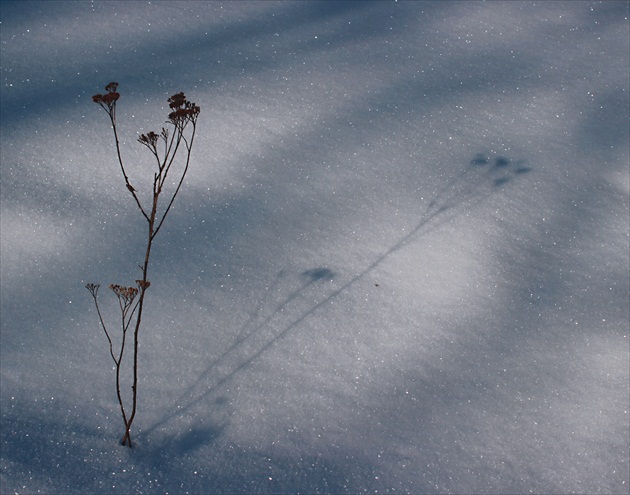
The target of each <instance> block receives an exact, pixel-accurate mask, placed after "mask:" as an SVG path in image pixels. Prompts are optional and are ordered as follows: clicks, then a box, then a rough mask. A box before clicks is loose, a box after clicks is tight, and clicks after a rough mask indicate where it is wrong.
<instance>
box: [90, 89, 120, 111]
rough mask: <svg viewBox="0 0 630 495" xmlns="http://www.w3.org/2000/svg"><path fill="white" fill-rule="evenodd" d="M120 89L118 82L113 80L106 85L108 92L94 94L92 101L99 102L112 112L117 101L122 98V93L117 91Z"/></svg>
mask: <svg viewBox="0 0 630 495" xmlns="http://www.w3.org/2000/svg"><path fill="white" fill-rule="evenodd" d="M117 89H118V83H117V82H111V83H109V84H108V85H107V86H105V91H107V93H106V94H104V95H102V94H97V95H94V96H92V101H93V102H94V103H98V104H99V105H100V106H101V107H103V108H104V109H105V110H106V111H107V112H108V113H111V112H112V111H113V109H114V107H115V106H116V101H117V100H118V98H120V93H117V92H116V90H117Z"/></svg>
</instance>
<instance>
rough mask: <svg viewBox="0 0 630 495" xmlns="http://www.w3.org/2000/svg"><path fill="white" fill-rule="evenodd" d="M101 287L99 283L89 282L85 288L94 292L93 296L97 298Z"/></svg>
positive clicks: (91, 292)
mask: <svg viewBox="0 0 630 495" xmlns="http://www.w3.org/2000/svg"><path fill="white" fill-rule="evenodd" d="M99 287H100V285H99V284H87V285H86V286H85V288H86V289H87V290H89V291H90V294H92V297H94V298H96V295H97V294H98V288H99Z"/></svg>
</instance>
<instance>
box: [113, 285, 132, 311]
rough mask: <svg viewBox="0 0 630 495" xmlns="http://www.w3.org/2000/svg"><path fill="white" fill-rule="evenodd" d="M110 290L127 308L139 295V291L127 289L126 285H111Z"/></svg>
mask: <svg viewBox="0 0 630 495" xmlns="http://www.w3.org/2000/svg"><path fill="white" fill-rule="evenodd" d="M109 288H110V289H111V290H112V291H113V292H114V294H116V296H117V297H118V299H120V300H121V301H122V302H123V304H124V305H125V306H128V305H129V304H131V302H132V301H133V300H134V298H135V297H136V294H138V289H136V288H135V287H125V286H124V285H118V284H110V285H109Z"/></svg>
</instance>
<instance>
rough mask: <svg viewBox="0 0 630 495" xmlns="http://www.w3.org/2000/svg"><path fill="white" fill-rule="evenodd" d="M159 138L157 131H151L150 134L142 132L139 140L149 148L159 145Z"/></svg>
mask: <svg viewBox="0 0 630 495" xmlns="http://www.w3.org/2000/svg"><path fill="white" fill-rule="evenodd" d="M158 138H159V136H158V135H157V134H156V133H155V132H153V131H151V132H149V133H148V134H142V135H141V136H140V137H139V138H138V141H139V142H140V143H142V144H144V145H145V146H146V147H148V148H151V149H155V147H156V146H157V141H158Z"/></svg>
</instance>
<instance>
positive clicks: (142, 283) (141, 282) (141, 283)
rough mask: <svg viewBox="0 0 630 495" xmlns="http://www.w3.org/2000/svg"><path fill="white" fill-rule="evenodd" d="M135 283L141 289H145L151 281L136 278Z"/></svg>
mask: <svg viewBox="0 0 630 495" xmlns="http://www.w3.org/2000/svg"><path fill="white" fill-rule="evenodd" d="M136 284H138V287H140V288H141V289H142V290H147V289H148V288H149V287H150V286H151V282H149V281H148V280H136Z"/></svg>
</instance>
